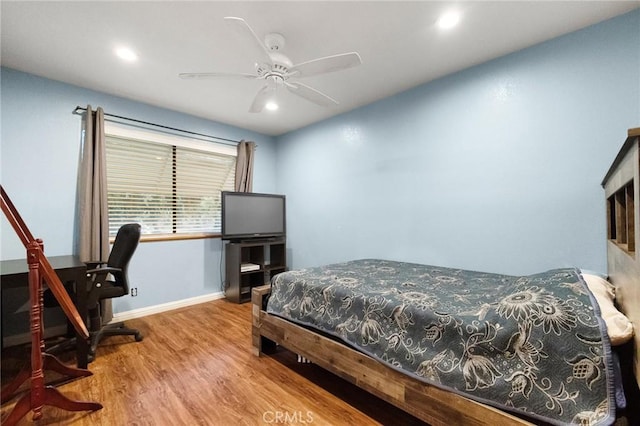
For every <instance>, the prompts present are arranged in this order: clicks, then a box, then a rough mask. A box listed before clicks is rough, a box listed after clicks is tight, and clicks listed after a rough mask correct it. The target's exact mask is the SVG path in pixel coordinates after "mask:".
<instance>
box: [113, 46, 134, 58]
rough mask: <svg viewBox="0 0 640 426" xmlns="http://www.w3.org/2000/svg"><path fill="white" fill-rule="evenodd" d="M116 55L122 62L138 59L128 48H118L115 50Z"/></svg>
mask: <svg viewBox="0 0 640 426" xmlns="http://www.w3.org/2000/svg"><path fill="white" fill-rule="evenodd" d="M116 55H118V57H119V58H120V59H122V60H123V61H127V62H133V61H135V60H136V59H138V55H136V54H135V52H134V51H133V50H131V49H129V48H128V47H118V48H117V49H116Z"/></svg>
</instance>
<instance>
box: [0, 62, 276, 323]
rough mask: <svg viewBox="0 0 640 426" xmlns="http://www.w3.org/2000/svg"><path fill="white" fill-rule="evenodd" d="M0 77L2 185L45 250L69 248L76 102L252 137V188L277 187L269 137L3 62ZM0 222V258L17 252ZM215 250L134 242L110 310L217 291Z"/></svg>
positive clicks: (216, 246)
mask: <svg viewBox="0 0 640 426" xmlns="http://www.w3.org/2000/svg"><path fill="white" fill-rule="evenodd" d="M0 78H1V86H0V89H1V93H2V101H1V108H2V110H1V112H2V129H1V133H0V134H1V135H2V145H1V151H0V152H1V154H0V155H1V159H0V164H1V166H2V171H1V178H2V185H3V186H4V188H5V190H6V191H7V193H8V194H9V196H10V197H11V198H12V200H13V202H14V204H15V205H16V207H17V208H18V209H19V211H20V213H21V215H22V217H23V218H24V220H25V222H26V223H27V225H28V226H29V228H30V229H31V231H32V233H33V234H34V236H36V237H39V238H42V239H43V240H44V243H45V252H46V253H47V254H48V255H50V256H55V255H63V254H70V253H73V252H74V242H75V240H76V237H75V234H74V229H75V218H76V207H75V200H76V190H77V176H78V161H79V155H80V132H81V126H82V120H81V117H80V116H78V115H74V114H72V111H73V110H74V108H75V107H76V106H77V105H80V106H86V105H87V104H91V105H92V106H93V107H94V108H95V107H98V106H101V107H103V108H104V110H105V112H107V113H110V114H116V115H122V116H125V117H132V118H135V119H138V120H143V121H149V122H152V123H159V124H162V125H165V126H170V127H176V128H180V129H188V130H190V131H193V132H198V133H203V134H210V135H215V136H219V137H223V138H227V139H235V140H239V139H248V140H253V141H255V142H256V143H257V144H258V149H257V153H256V160H255V175H254V179H255V182H254V189H255V191H256V192H273V191H275V189H276V188H275V163H276V160H275V142H274V140H273V138H272V137H269V136H264V135H260V134H256V133H253V132H250V131H247V130H243V129H239V128H236V127H232V126H228V125H223V124H219V123H216V122H213V121H208V120H204V119H200V118H196V117H193V116H189V115H185V114H181V113H177V112H174V111H170V110H166V109H162V108H156V107H152V106H150V105H146V104H142V103H138V102H133V101H130V100H127V99H123V98H118V97H114V96H110V95H106V94H104V93H99V92H94V91H91V90H86V89H82V88H79V87H75V86H71V85H68V84H64V83H60V82H56V81H52V80H47V79H44V78H40V77H36V76H33V75H30V74H25V73H22V72H18V71H15V70H11V69H7V68H2V69H1V74H0ZM36 196H37V197H39V199H40V201H39V202H38V203H36V201H35V197H36ZM1 222H2V225H1V230H2V240H1V241H2V245H1V250H2V251H1V253H0V255H1V258H2V259H3V260H4V259H16V258H24V256H25V251H24V248H23V247H22V245H21V244H20V242H19V240H18V239H17V237H16V236H15V234H14V233H13V230H12V229H11V228H10V227H9V225H8V223H7V221H6V220H5V219H2V221H1ZM220 256H221V241H220V240H219V239H203V240H182V241H168V242H149V243H143V244H140V246H139V247H138V250H137V251H136V254H135V256H134V258H133V260H132V263H131V267H130V278H131V281H132V283H133V286H135V287H137V288H138V296H137V297H135V298H132V297H129V296H127V297H122V298H119V299H117V300H116V301H114V312H116V313H117V312H123V311H129V310H132V309H137V308H142V307H148V306H154V305H157V304H161V303H167V302H172V301H177V300H182V299H187V298H190V297H196V296H201V295H205V294H210V293H215V292H219V291H220V289H221V284H220V283H221V271H220V267H221V266H220V265H221V264H220Z"/></svg>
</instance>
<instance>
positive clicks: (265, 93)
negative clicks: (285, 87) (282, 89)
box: [249, 84, 276, 112]
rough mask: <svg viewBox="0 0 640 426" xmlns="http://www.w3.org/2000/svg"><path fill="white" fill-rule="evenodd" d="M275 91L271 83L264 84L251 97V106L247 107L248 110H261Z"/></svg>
mask: <svg viewBox="0 0 640 426" xmlns="http://www.w3.org/2000/svg"><path fill="white" fill-rule="evenodd" d="M275 91H276V87H275V86H274V85H271V84H266V85H265V86H263V87H262V89H260V91H258V94H257V95H256V97H255V98H254V99H253V103H252V104H251V108H249V112H261V111H262V110H263V109H264V107H265V105H267V102H269V100H271V98H272V96H273V94H274V93H275Z"/></svg>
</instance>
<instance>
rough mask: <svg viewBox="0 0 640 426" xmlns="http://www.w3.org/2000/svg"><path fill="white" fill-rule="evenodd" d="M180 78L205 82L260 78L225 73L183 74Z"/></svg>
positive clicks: (179, 75) (251, 75)
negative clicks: (211, 79) (205, 80)
mask: <svg viewBox="0 0 640 426" xmlns="http://www.w3.org/2000/svg"><path fill="white" fill-rule="evenodd" d="M178 77H180V78H182V79H184V80H203V79H208V78H234V79H249V80H255V79H257V78H259V77H258V76H257V75H253V74H244V73H236V74H234V73H224V72H183V73H180V74H178Z"/></svg>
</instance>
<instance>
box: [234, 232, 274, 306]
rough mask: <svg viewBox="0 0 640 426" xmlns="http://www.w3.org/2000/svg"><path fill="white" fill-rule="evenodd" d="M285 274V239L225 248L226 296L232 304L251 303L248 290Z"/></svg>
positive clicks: (240, 243)
mask: <svg viewBox="0 0 640 426" xmlns="http://www.w3.org/2000/svg"><path fill="white" fill-rule="evenodd" d="M286 270H287V246H286V239H285V238H269V239H255V240H242V241H231V242H229V243H227V245H226V246H225V274H226V279H225V290H224V293H225V296H226V298H227V299H229V300H230V301H231V302H234V303H244V302H248V301H250V300H251V289H252V288H254V287H259V286H262V285H265V284H269V283H270V282H271V278H272V277H273V276H274V275H276V274H279V273H280V272H284V271H286Z"/></svg>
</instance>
